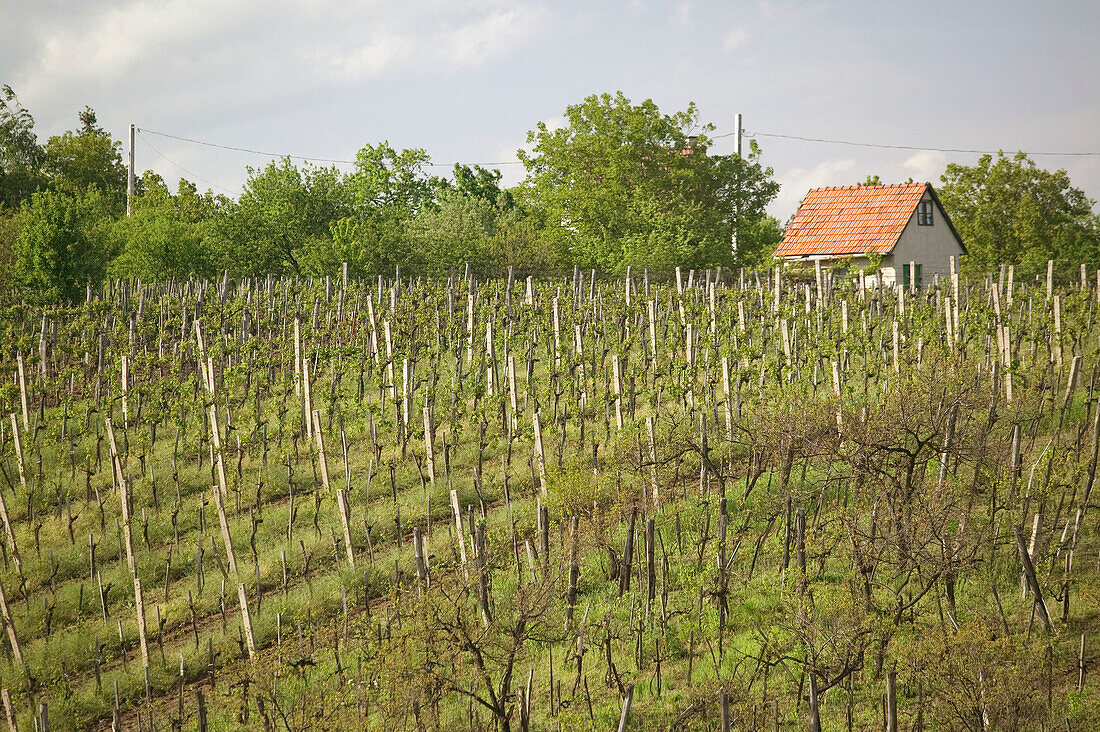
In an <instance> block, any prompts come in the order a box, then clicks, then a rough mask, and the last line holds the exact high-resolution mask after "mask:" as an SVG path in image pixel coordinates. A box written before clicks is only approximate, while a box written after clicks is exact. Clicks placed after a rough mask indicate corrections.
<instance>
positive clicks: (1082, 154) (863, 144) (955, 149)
mask: <svg viewBox="0 0 1100 732" xmlns="http://www.w3.org/2000/svg"><path fill="white" fill-rule="evenodd" d="M727 134H729V135H732V134H736V133H733V132H730V133H727ZM744 134H745V136H746V137H750V138H753V137H777V138H781V139H784V140H798V141H800V142H823V143H827V144H830V145H850V146H852V147H876V148H883V149H887V150H931V151H933V152H949V153H977V154H979V155H997V154H1000V153H1002V152H1004V151H1003V150H974V149H970V148H960V147H922V146H919V145H884V144H880V143H875V142H853V141H851V140H830V139H826V138H822V137H803V136H801V135H781V134H779V133H778V132H753V133H752V134H749V133H747V132H746V133H744ZM725 136H726V135H716V137H725ZM1027 154H1028V155H1036V156H1038V155H1048V156H1063V157H1092V156H1097V155H1100V152H1046V151H1044V152H1029V153H1027Z"/></svg>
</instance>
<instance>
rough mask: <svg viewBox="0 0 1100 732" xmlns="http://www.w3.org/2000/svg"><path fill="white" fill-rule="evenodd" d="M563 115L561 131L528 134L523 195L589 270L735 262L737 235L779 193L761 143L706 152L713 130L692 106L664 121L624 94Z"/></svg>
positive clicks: (595, 99) (651, 107)
mask: <svg viewBox="0 0 1100 732" xmlns="http://www.w3.org/2000/svg"><path fill="white" fill-rule="evenodd" d="M565 117H566V122H567V124H566V126H565V127H562V128H561V129H557V130H550V129H549V128H548V127H547V126H546V125H545V124H544V123H540V124H539V125H538V128H537V129H536V130H533V131H531V132H529V133H528V136H527V141H528V143H533V147H532V149H531V150H530V152H526V151H523V150H521V151H519V156H520V159H521V160H522V161H523V163H524V165H525V166H526V168H527V178H526V180H525V181H524V183H523V186H522V192H523V195H524V202H525V203H526V204H527V205H528V206H530V207H531V208H537V209H539V210H540V213H541V215H542V218H543V220H544V221H545V225H546V229H545V231H544V236H547V237H549V238H551V239H552V240H556V243H557V245H558V246H559V248H561V249H563V250H565V251H567V252H568V253H569V256H570V258H571V259H572V260H573V261H575V262H576V263H579V264H581V265H583V266H592V267H598V268H600V269H603V270H605V271H611V272H617V271H621V270H623V269H625V267H626V266H627V265H634V266H637V267H641V266H647V267H653V268H658V269H669V268H672V267H675V266H677V265H682V266H693V267H703V266H711V265H719V264H732V263H733V262H734V261H735V259H734V254H733V251H732V243H733V235H734V232H735V231H736V230H737V228H738V227H739V225H743V224H744V223H745V222H747V221H751V220H754V219H757V218H760V217H761V216H763V215H764V207H765V206H766V205H767V203H768V202H769V201H771V200H772V198H774V197H775V194H776V193H777V192H778V189H779V186H778V184H776V183H775V182H774V181H772V180H771V171H770V170H769V169H765V168H763V167H761V166H760V164H759V160H758V158H759V150H758V149H757V148H756V147H755V146H753V148H752V152H751V153H750V155H749V157H748V158H740V157H737V156H735V155H709V154H708V148H709V147H710V140H709V139H708V138H707V136H706V135H707V133H709V132H711V131H713V127H712V126H710V125H701V124H700V122H699V115H698V111H697V110H696V108H695V105H694V104H690V105H688V108H687V109H686V110H684V111H682V112H677V113H675V114H673V115H663V114H661V113H660V111H659V110H658V108H657V105H656V104H654V103H653V102H652V101H651V100H646V101H644V102H642V103H641V104H637V105H635V104H632V103H631V102H630V100H629V99H627V98H626V97H625V96H624V95H623V94H622V92H619V93H617V94H616V95H615V96H614V97H612V96H611V95H609V94H603V95H600V96H590V97H588V98H586V99H585V100H584V101H583V102H581V103H580V104H575V105H572V106H570V107H568V108H567V109H566V112H565ZM693 133H698V134H693Z"/></svg>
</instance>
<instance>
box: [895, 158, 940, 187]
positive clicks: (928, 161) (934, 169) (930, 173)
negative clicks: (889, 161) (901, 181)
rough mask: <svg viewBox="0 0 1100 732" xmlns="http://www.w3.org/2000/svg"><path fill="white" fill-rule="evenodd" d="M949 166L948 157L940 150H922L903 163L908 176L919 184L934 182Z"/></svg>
mask: <svg viewBox="0 0 1100 732" xmlns="http://www.w3.org/2000/svg"><path fill="white" fill-rule="evenodd" d="M946 166H947V155H945V154H944V153H942V152H940V151H938V150H921V151H920V152H918V153H916V154H914V155H912V156H910V157H909V159H908V160H906V161H905V162H904V163H902V167H903V168H904V170H905V172H906V174H908V175H909V176H910V177H912V179H913V180H914V181H916V182H918V183H923V182H924V181H934V180H936V179H938V178H939V175H940V173H942V172H943V169H944V168H945V167H946Z"/></svg>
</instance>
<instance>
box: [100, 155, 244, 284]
mask: <svg viewBox="0 0 1100 732" xmlns="http://www.w3.org/2000/svg"><path fill="white" fill-rule="evenodd" d="M140 190H141V193H140V194H139V195H138V196H136V197H135V199H134V203H133V207H132V211H131V215H130V216H128V217H122V218H120V219H118V220H117V221H116V222H115V224H114V226H113V230H112V235H113V239H114V247H113V248H114V249H115V250H116V251H118V255H117V256H116V257H115V259H114V260H113V261H112V262H111V264H110V268H109V272H110V274H111V275H113V276H116V277H133V278H138V279H143V280H149V279H156V278H167V277H177V278H181V279H182V278H186V277H189V276H192V275H195V276H210V275H213V274H214V273H215V261H214V252H213V251H211V248H212V247H211V239H212V237H211V234H212V233H213V225H214V222H215V220H216V217H217V216H218V214H219V213H220V211H221V210H222V209H223V208H225V207H227V206H228V205H229V201H228V199H226V198H224V197H220V196H214V195H213V194H212V193H210V192H207V193H206V194H205V195H200V194H199V193H198V191H197V189H196V188H195V185H194V184H193V183H191V182H190V181H187V180H183V179H181V180H180V182H179V186H178V190H177V193H176V194H175V195H173V194H172V193H170V192H169V190H168V186H167V185H166V184H165V182H164V180H163V179H162V178H161V177H160V176H159V175H157V174H155V173H153V172H152V171H146V172H145V174H144V175H143V176H142V177H141V186H140Z"/></svg>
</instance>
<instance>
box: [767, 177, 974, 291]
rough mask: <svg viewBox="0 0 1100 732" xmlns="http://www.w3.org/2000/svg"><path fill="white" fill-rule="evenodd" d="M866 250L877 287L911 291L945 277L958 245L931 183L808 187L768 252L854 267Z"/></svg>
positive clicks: (962, 250) (864, 263)
mask: <svg viewBox="0 0 1100 732" xmlns="http://www.w3.org/2000/svg"><path fill="white" fill-rule="evenodd" d="M869 254H871V255H879V256H881V257H882V262H881V264H880V265H879V272H880V274H881V276H882V284H883V285H894V284H898V283H904V284H907V285H910V284H911V285H913V286H915V287H917V288H919V287H921V286H922V284H924V283H931V282H932V278H933V277H934V276H935V275H939V276H940V277H944V276H946V275H947V274H949V272H950V268H951V257H955V261H956V263H958V260H959V257H960V256H962V255H963V254H966V245H964V244H963V242H962V239H961V238H960V237H959V232H957V231H955V227H954V226H953V225H952V224H951V219H949V218H948V217H947V214H946V213H944V210H943V206H942V205H940V199H939V197H938V196H937V195H936V191H935V190H934V189H933V188H932V184H931V183H903V184H900V185H891V186H843V187H838V188H814V189H811V190H810V192H809V193H807V194H806V198H805V200H803V201H802V205H801V206H800V207H799V209H798V212H797V213H796V214H795V215H794V219H793V220H792V221H791V223H790V224H789V225H788V226H787V230H786V232H784V234H783V241H782V242H780V244H779V246H778V247H777V248H776V250H775V256H776V257H779V258H782V259H783V260H785V261H787V262H807V263H813V262H814V261H815V260H821V263H822V264H823V265H826V264H835V263H838V262H840V261H850V262H851V266H852V267H855V268H859V267H868V266H870V264H871V262H870V260H869V259H868V257H867V255H869ZM867 274H868V276H873V273H872V272H868V273H867Z"/></svg>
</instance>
